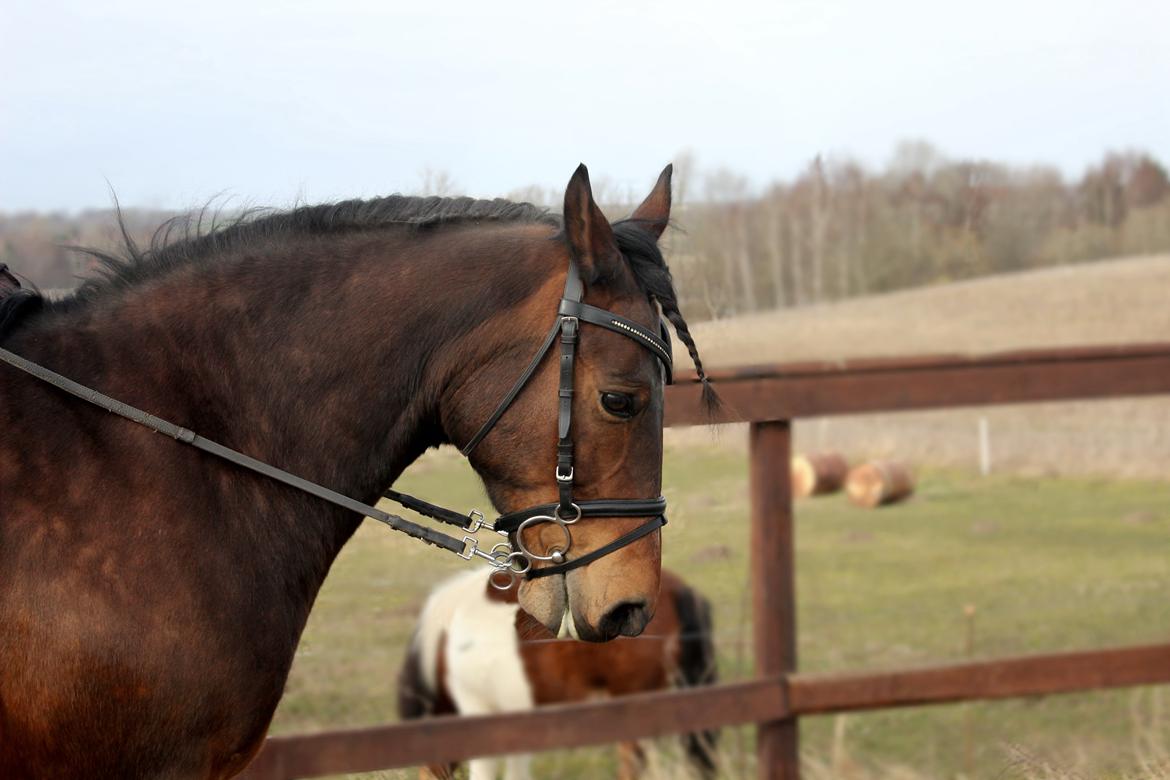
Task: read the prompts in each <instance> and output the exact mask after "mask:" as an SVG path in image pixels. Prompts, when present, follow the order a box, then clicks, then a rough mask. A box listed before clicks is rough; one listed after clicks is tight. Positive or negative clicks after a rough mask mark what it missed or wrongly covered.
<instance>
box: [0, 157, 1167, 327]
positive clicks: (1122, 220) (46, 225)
mask: <svg viewBox="0 0 1170 780" xmlns="http://www.w3.org/2000/svg"><path fill="white" fill-rule="evenodd" d="M675 170H676V173H675V201H676V207H675V211H674V217H675V222H676V223H677V224H678V226H679V227H680V228H681V230H678V231H674V232H673V233H672V234H671V238H670V245H669V254H670V262H671V266H672V268H673V269H674V271H675V276H676V278H677V280H678V285H679V288H680V293H681V295H682V297H683V299H684V305H685V310H686V311H687V312H688V314H690V315H691V316H692V317H693V318H695V319H706V318H720V317H728V316H734V315H736V314H742V313H746V312H751V311H756V310H761V309H771V308H778V307H787V306H801V305H806V304H811V303H817V302H821V301H831V300H837V299H841V298H847V297H851V296H856V295H867V294H871V293H876V292H884V291H888V290H894V289H899V288H904V287H916V286H921V285H926V284H934V283H938V282H947V281H954V280H958V279H966V278H972V277H976V276H983V275H986V274H994V273H1001V272H1005V271H1015V270H1023V269H1028V268H1038V267H1043V266H1052V265H1060V264H1067V263H1076V262H1081V261H1084V260H1094V259H1100V258H1108V257H1114V256H1118V255H1128V254H1139V253H1146V252H1162V251H1170V177H1168V176H1167V172H1166V168H1165V166H1164V165H1163V164H1162V163H1160V162H1159V161H1157V160H1155V159H1154V158H1152V157H1151V156H1150V155H1148V154H1145V153H1142V152H1124V153H1109V154H1106V155H1105V156H1104V157H1103V158H1102V160H1101V161H1100V162H1099V163H1098V164H1096V165H1094V166H1092V167H1090V168H1089V169H1088V170H1087V171H1086V172H1085V173H1084V174H1083V175H1082V176H1081V177H1080V178H1079V179H1077V180H1075V181H1069V180H1066V179H1065V178H1064V177H1063V176H1062V175H1061V173H1060V172H1059V171H1057V170H1056V169H1054V168H1050V167H1045V166H1029V167H1023V166H1013V165H1006V164H1002V163H995V162H988V161H975V160H952V159H948V158H947V157H945V156H944V155H942V154H941V153H939V152H938V151H937V150H935V149H934V148H933V147H931V146H930V145H928V144H925V143H922V142H909V143H904V144H902V145H900V146H899V147H898V149H897V150H896V151H895V154H894V155H893V156H892V158H891V160H890V162H889V163H888V164H887V165H886V166H885V168H884V169H883V170H879V171H874V170H870V169H867V168H866V167H865V166H863V165H861V164H859V163H857V162H855V161H852V160H849V159H835V158H830V159H819V158H818V159H817V160H814V161H813V162H812V163H810V164H809V166H808V167H807V168H806V169H805V170H804V172H803V173H801V174H800V175H799V176H798V177H796V179H795V180H793V181H775V182H773V183H772V184H770V185H769V186H767V187H766V188H765V189H764V190H763V191H759V190H753V188H752V186H751V185H750V183H749V180H748V179H747V178H746V177H744V176H742V175H740V174H737V173H735V172H733V171H728V170H715V171H703V170H700V169H699V168H698V166H696V164H695V161H694V158H693V157H691V156H690V155H688V154H682V155H679V156H678V158H677V159H676V163H675ZM432 179H434V181H432ZM436 181H437V182H440V184H441V186H440V184H436V183H435V182H436ZM423 189H424V190H433V191H436V192H437V193H438V194H454V193H455V192H457V190H458V188H457V186H456V185H455V184H454V183H453V182H452V180H451V179H450V177H449V176H447V175H446V174H442V175H440V176H438V177H437V178H436V177H435V176H434V175H433V174H429V175H428V178H427V180H426V181H425V182H424V184H423ZM615 189H616V188H615V187H613V186H612V184H611V183H609V182H607V181H606V180H605V179H599V180H598V181H596V182H595V190H596V191H597V192H596V194H597V196H598V199H599V200H601V201H602V202H606V203H610V204H613V205H612V206H610V207H607V211H609V212H611V213H612V214H621V213H624V212H627V211H628V209H629V204H630V202H631V201H632V200H633V199H634V198H635V196H636V195H637V193H634V192H617V191H615ZM510 197H513V198H514V199H520V200H531V201H533V202H537V203H544V204H546V205H549V204H555V203H556V202H557V200H558V199H559V194H558V193H555V192H552V191H549V190H545V189H542V188H539V187H530V188H526V189H523V190H517V191H515V192H513V193H511V194H510ZM167 216H169V215H167V214H165V213H162V212H146V211H139V210H133V209H130V210H126V211H124V218H125V222H126V224H127V227H128V229H129V232H130V233H131V234H132V235H134V236H135V237H136V238H137V239H138V240H140V241H143V240H148V238H149V236H150V233H151V232H152V230H153V228H154V227H155V226H157V225H158V224H159V223H160V222H161V221H162V220H163V219H165V218H166V217H167ZM117 241H118V231H117V226H116V224H115V220H114V218H113V214H112V212H110V211H93V212H85V213H82V214H78V215H64V214H16V215H0V262H6V263H8V264H9V265H10V266H12V267H13V268H14V269H15V270H17V271H18V272H20V273H23V274H24V275H26V276H27V277H28V278H30V279H31V280H32V281H34V282H35V283H36V284H38V285H40V286H42V287H69V286H72V285H73V284H75V283H76V279H77V277H78V276H84V275H86V274H87V273H89V272H90V271H91V265H92V264H91V262H90V260H89V259H88V258H87V257H86V256H84V255H80V254H78V253H76V252H72V251H70V250H69V249H68V248H67V247H68V246H70V245H83V246H98V247H108V246H110V245H111V244H113V243H116V242H117Z"/></svg>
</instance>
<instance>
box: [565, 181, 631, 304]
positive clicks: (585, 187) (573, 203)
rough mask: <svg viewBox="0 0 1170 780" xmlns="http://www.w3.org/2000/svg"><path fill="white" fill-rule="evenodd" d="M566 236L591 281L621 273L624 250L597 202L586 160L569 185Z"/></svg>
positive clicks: (588, 279) (582, 272)
mask: <svg viewBox="0 0 1170 780" xmlns="http://www.w3.org/2000/svg"><path fill="white" fill-rule="evenodd" d="M565 237H566V238H567V239H568V241H569V250H570V251H571V252H572V253H573V259H574V260H576V261H577V265H578V266H579V267H580V269H581V274H582V276H583V277H584V278H585V281H586V283H587V284H589V283H593V282H597V281H600V280H603V279H606V278H612V277H614V276H616V275H617V273H618V271H619V269H620V267H621V262H622V253H621V251H620V250H619V249H618V246H617V242H616V241H614V238H613V229H612V228H611V227H610V226H609V220H607V219H606V218H605V215H604V214H602V213H601V209H599V208H598V207H597V204H596V203H594V202H593V189H592V188H591V187H590V186H589V170H588V169H587V168H586V167H585V164H584V163H582V164H581V165H579V166H578V167H577V170H576V171H575V172H574V173H573V178H571V179H569V186H568V187H567V188H566V189H565Z"/></svg>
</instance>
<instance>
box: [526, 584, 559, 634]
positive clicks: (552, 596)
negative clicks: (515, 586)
mask: <svg viewBox="0 0 1170 780" xmlns="http://www.w3.org/2000/svg"><path fill="white" fill-rule="evenodd" d="M518 598H519V601H520V608H521V609H523V610H524V611H525V612H527V613H528V614H529V615H531V616H532V617H534V618H536V619H537V620H538V621H540V622H541V624H543V625H544V627H545V628H547V629H548V630H549V631H550V632H551V633H552V634H554V635H560V634H561V631H562V629H563V628H564V627H565V620H566V618H565V615H566V614H567V613H568V612H569V609H568V607H569V598H568V595H567V594H566V593H565V578H564V577H563V576H554V577H542V578H541V579H539V580H525V581H524V582H522V583H521V584H520V594H519V597H518Z"/></svg>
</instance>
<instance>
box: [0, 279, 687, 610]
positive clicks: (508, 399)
mask: <svg viewBox="0 0 1170 780" xmlns="http://www.w3.org/2000/svg"><path fill="white" fill-rule="evenodd" d="M583 294H584V286H583V284H582V282H581V276H580V273H579V272H578V269H577V265H576V263H575V262H573V261H572V260H570V262H569V273H568V276H567V278H566V280H565V292H564V295H563V297H562V298H561V304H560V308H559V310H558V313H557V319H556V322H554V323H553V326H552V328H551V329H550V330H549V332H548V335H547V336H546V337H545V339H544V342H543V343H542V344H541V347H540V349H539V350H538V351H537V353H536V355H535V356H534V357H533V358H532V361H531V362H530V363H529V364H528V367H527V368H526V369H525V370H524V373H522V374H521V375H520V378H519V379H517V380H516V383H515V384H514V385H513V386H512V389H511V390H509V391H508V393H507V395H505V396H504V399H503V400H502V401H500V403H499V405H498V406H496V409H495V411H494V412H492V414H491V416H490V417H488V419H487V421H486V422H484V424H483V425H482V426H480V428H479V430H478V431H477V432H476V434H475V435H474V436H472V438H471V440H470V441H469V442H468V443H467V444H466V445H465V446H464V447H463V450H462V452H463V454H464V455H465V456H467V455H470V454H471V452H472V451H473V450H474V449H475V448H476V447H477V446H478V445H479V443H480V442H481V441H483V439H484V437H485V436H487V435H488V433H489V432H490V431H491V430H492V428H493V427H494V426H495V424H496V423H497V422H498V421H499V419H500V418H501V417H503V415H504V413H505V412H506V411H507V410H508V408H509V407H510V406H511V405H512V403H513V402H514V401H515V400H516V398H517V397H518V396H519V395H520V392H521V391H522V390H523V389H524V387H525V386H526V385H527V384H528V382H529V380H530V379H532V377H533V375H534V374H535V373H536V370H537V368H538V367H539V366H540V363H541V362H542V361H543V359H544V356H545V355H546V354H548V352H549V350H551V349H552V346H553V343H554V342H555V341H556V340H557V334H560V344H561V350H560V352H561V359H560V384H559V388H558V391H557V395H558V398H559V403H558V412H557V434H558V443H557V463H556V468H555V470H554V477H555V480H556V485H557V492H558V495H559V500H558V501H557V502H556V503H552V504H542V505H539V506H534V507H529V508H528V509H523V510H520V511H516V512H509V513H507V514H504V515H501V516H500V517H498V518H497V519H496V521H495V522H494V523H492V524H488V523H486V522H485V521H484V516H483V514H482V513H481V512H479V511H478V510H472V511H471V512H469V513H468V514H461V513H459V512H456V511H454V510H451V509H446V508H445V507H441V506H438V505H436V504H431V503H429V502H426V501H423V500H422V499H419V498H415V497H413V496H408V495H406V494H405V493H399V492H397V491H394V490H388V491H386V494H385V496H386V498H389V499H391V500H393V501H396V502H397V503H399V504H401V505H402V506H405V507H406V508H408V509H412V510H414V511H416V512H418V513H419V514H421V515H424V516H426V517H430V518H432V519H435V520H438V521H440V522H443V523H447V524H449V525H454V526H458V527H459V528H462V529H463V530H464V531H465V532H467V534H468V535H467V536H464V537H463V538H462V539H457V538H455V537H453V536H449V535H447V534H444V533H441V532H439V531H436V530H435V529H433V528H428V527H427V526H424V525H419V524H418V523H414V522H411V521H410V520H407V519H405V518H403V517H399V516H398V515H393V514H390V513H389V512H384V511H382V510H381V509H378V508H376V507H373V506H369V505H367V504H363V503H362V502H360V501H355V500H354V499H352V498H350V497H348V496H345V495H342V494H341V493H338V492H336V491H334V490H330V489H329V488H327V487H324V486H322V485H318V484H317V483H315V482H310V481H309V480H307V479H303V478H301V477H298V476H296V475H295V474H291V473H289V472H287V471H284V470H283V469H279V468H277V467H275V466H272V465H270V464H268V463H265V462H264V461H261V460H257V459H256V458H253V457H251V456H249V455H245V454H243V453H241V452H237V451H236V450H233V449H230V448H228V447H225V446H223V445H222V444H219V443H217V442H214V441H212V440H210V439H207V438H204V437H203V436H200V435H199V434H197V433H195V432H194V431H192V430H189V429H187V428H183V427H181V426H178V425H175V424H174V423H172V422H169V421H167V420H164V419H162V418H160V417H156V416H154V415H152V414H149V413H148V412H145V411H143V410H141V409H137V408H135V407H133V406H130V405H129V404H125V403H122V402H121V401H118V400H117V399H114V398H111V397H109V396H107V395H103V394H102V393H100V392H98V391H97V390H94V389H93V388H90V387H86V386H85V385H82V384H79V383H77V382H74V381H73V380H71V379H69V378H68V377H65V376H62V375H61V374H58V373H56V372H54V371H51V370H49V369H47V368H45V367H44V366H41V365H39V364H37V363H33V362H32V361H30V360H26V359H25V358H22V357H21V356H19V355H17V354H15V353H13V352H10V351H8V350H6V349H4V348H2V347H0V362H4V363H7V364H9V365H11V366H13V367H14V368H17V369H20V370H21V371H24V372H25V373H27V374H29V375H31V376H33V377H36V378H37V379H39V380H41V381H43V382H46V383H47V384H50V385H52V386H53V387H56V388H58V389H60V390H63V391H65V392H67V393H69V394H71V395H73V396H75V397H77V398H80V399H81V400H83V401H87V402H89V403H91V404H93V405H95V406H98V407H100V408H102V409H105V410H106V411H108V412H112V413H114V414H117V415H119V416H121V417H124V418H126V419H128V420H131V421H132V422H136V423H138V424H139V425H143V426H145V427H147V428H149V429H150V430H152V431H155V432H157V433H162V434H164V435H166V436H170V437H171V438H173V439H174V440H175V441H177V442H180V443H182V444H188V445H191V446H192V447H195V448H196V449H199V450H202V451H203V452H206V453H209V454H211V455H214V456H216V457H218V458H221V459H223V460H226V461H228V462H230V463H234V464H235V465H237V466H240V467H242V468H245V469H248V470H250V471H253V472H255V473H257V474H261V475H262V476H265V477H268V478H269V479H272V480H275V481H277V482H281V483H283V484H285V485H288V486H290V487H293V488H296V489H297V490H301V491H303V492H305V493H309V494H310V495H314V496H317V497H318V498H320V499H323V500H325V501H328V502H329V503H331V504H334V505H335V506H339V507H342V508H344V509H347V510H349V511H351V512H357V513H358V514H361V515H364V516H366V517H369V518H372V519H374V520H377V521H379V522H381V523H384V524H385V525H388V526H389V527H391V528H393V529H394V530H396V531H401V532H403V533H405V534H407V535H409V536H412V537H414V538H416V539H421V540H422V541H424V542H426V543H428V544H433V545H435V546H436V547H441V548H443V549H445V550H450V551H451V552H454V553H456V554H457V555H459V556H460V557H461V558H463V559H464V560H471V558H472V556H476V557H479V558H481V559H484V560H486V561H487V562H488V563H489V564H490V565H491V566H492V568H493V569H494V571H493V572H492V576H491V582H492V585H493V586H495V587H497V588H501V589H507V588H509V587H511V586H512V585H513V584H514V583H515V580H516V578H517V577H519V576H522V575H523V576H526V577H527V578H528V579H537V578H540V577H548V576H552V575H554V574H564V573H565V572H568V571H572V570H573V569H576V568H579V567H581V566H586V565H588V564H589V563H592V562H593V561H595V560H597V559H598V558H601V557H602V556H605V555H608V554H610V553H612V552H614V551H616V550H620V549H621V548H622V547H625V546H626V545H628V544H632V543H633V542H636V541H637V540H639V539H641V538H642V537H644V536H647V535H649V534H651V533H653V532H654V531H656V530H658V529H659V528H661V527H662V526H664V525H666V517H665V515H664V514H663V513H664V512H665V511H666V499H665V498H663V497H661V496H659V497H658V498H652V499H625V498H621V499H600V500H589V501H582V500H574V497H573V438H572V420H573V367H574V363H575V360H576V353H577V337H578V331H579V328H580V323H582V322H585V323H588V324H590V325H596V326H598V327H602V328H606V329H608V330H611V331H613V332H614V333H620V334H621V335H623V336H625V337H627V338H629V339H632V340H633V341H634V342H635V343H637V344H638V345H640V346H642V347H644V348H645V349H648V350H649V351H650V353H651V354H652V355H654V356H655V357H656V358H658V360H659V362H660V363H661V364H662V367H663V369H664V370H665V375H666V381H667V382H670V381H671V371H672V368H671V362H672V361H671V350H670V338H669V335H668V333H667V331H666V325H665V323H660V334H655V333H652V332H650V331H649V330H647V329H646V328H645V327H643V326H641V325H639V324H638V323H636V322H633V321H632V320H628V319H626V318H625V317H622V316H621V315H619V314H614V313H613V312H609V311H606V310H604V309H599V308H597V307H595V306H590V305H589V304H587V303H583V302H582V301H581V298H582V296H583ZM585 517H649V518H652V519H651V520H649V521H647V522H646V523H644V524H642V525H640V526H638V527H637V528H635V529H634V530H632V531H630V532H629V533H626V534H623V535H622V536H619V537H618V538H616V539H614V540H613V541H611V542H609V543H608V544H605V545H602V546H601V547H599V548H597V549H596V550H593V551H591V552H588V553H586V554H585V555H581V556H579V557H577V558H574V559H572V560H566V558H565V554H566V553H567V552H568V551H569V549H570V547H571V546H572V541H573V540H572V535H571V533H570V531H569V527H570V526H572V525H573V524H574V523H576V522H577V521H579V520H581V519H582V518H585ZM540 523H552V524H554V525H556V526H557V527H559V528H560V529H561V531H562V532H563V534H564V543H563V544H562V545H556V546H554V547H552V548H551V549H550V550H549V551H548V553H547V554H544V555H539V554H536V553H534V552H533V551H531V550H529V549H528V548H527V547H526V546H525V544H524V541H523V532H524V531H525V530H527V529H528V528H531V527H533V526H535V525H539V524H540ZM481 528H488V529H490V530H493V531H495V532H496V533H498V534H500V535H502V536H505V537H507V538H508V539H509V540H511V541H502V542H499V543H497V544H496V545H495V546H493V547H492V548H491V550H490V551H488V552H485V551H483V550H480V549H479V540H478V539H477V538H476V537H475V536H474V534H475V533H476V532H477V531H479V530H480V529H481ZM512 541H514V543H515V547H516V548H519V549H518V550H517V549H514V547H513V544H512V543H511V542H512ZM537 561H540V562H547V563H550V564H551V565H549V566H545V567H542V568H539V569H536V568H533V563H534V562H537Z"/></svg>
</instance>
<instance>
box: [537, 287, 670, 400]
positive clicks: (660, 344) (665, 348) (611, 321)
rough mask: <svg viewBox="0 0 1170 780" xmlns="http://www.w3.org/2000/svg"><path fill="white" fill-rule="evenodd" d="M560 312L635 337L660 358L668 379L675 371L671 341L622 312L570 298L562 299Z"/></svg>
mask: <svg viewBox="0 0 1170 780" xmlns="http://www.w3.org/2000/svg"><path fill="white" fill-rule="evenodd" d="M560 314H561V316H562V317H576V318H578V319H579V320H581V321H582V322H588V323H589V324H590V325H597V326H600V327H602V328H606V329H607V330H612V331H613V332H614V333H620V334H621V335H623V336H625V337H626V338H631V339H633V340H634V341H635V342H637V343H638V344H641V345H642V346H643V347H645V348H646V349H648V350H650V354H652V355H654V357H656V358H658V360H659V361H660V362H661V363H662V367H663V368H665V369H666V376H667V378H668V380H667V381H670V378H671V377H672V375H673V372H674V366H673V359H672V357H671V347H670V342H669V341H668V340H665V339H663V338H662V337H661V336H660V335H658V334H656V333H652V332H651V331H649V330H647V329H646V328H645V327H644V326H642V325H639V324H638V323H636V322H634V321H633V320H631V319H627V318H625V317H623V316H621V315H620V314H614V313H613V312H611V311H606V310H605V309H599V308H597V307H596V306H590V305H589V304H588V303H582V302H580V301H573V300H570V299H568V298H564V299H562V300H561V307H560Z"/></svg>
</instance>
